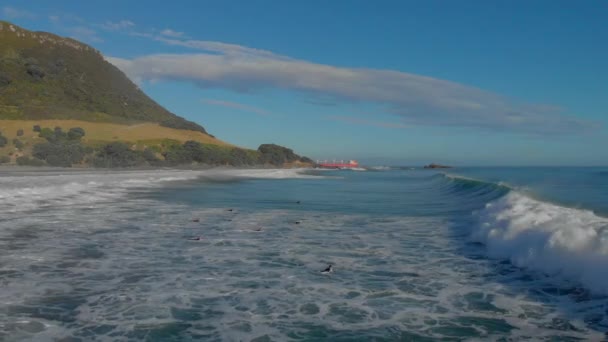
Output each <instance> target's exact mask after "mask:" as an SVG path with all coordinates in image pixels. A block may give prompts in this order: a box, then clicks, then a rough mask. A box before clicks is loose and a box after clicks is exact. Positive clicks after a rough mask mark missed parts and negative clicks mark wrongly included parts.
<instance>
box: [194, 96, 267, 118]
mask: <svg viewBox="0 0 608 342" xmlns="http://www.w3.org/2000/svg"><path fill="white" fill-rule="evenodd" d="M201 102H203V103H204V104H208V105H212V106H220V107H226V108H232V109H238V110H241V111H244V112H251V113H255V114H258V115H262V116H267V115H272V113H270V112H269V111H267V110H265V109H262V108H258V107H254V106H250V105H246V104H242V103H238V102H233V101H225V100H217V99H203V100H201Z"/></svg>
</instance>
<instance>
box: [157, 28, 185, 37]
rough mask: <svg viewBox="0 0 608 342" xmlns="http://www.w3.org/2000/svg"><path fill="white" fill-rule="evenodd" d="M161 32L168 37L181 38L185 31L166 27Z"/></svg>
mask: <svg viewBox="0 0 608 342" xmlns="http://www.w3.org/2000/svg"><path fill="white" fill-rule="evenodd" d="M160 34H161V35H163V36H166V37H171V38H179V37H182V36H183V35H184V32H178V31H173V30H171V29H164V30H162V31H160Z"/></svg>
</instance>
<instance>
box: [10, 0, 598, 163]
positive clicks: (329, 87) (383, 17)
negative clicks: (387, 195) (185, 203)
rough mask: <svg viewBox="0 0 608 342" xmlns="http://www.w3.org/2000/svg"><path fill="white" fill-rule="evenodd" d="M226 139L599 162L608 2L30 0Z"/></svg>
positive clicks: (316, 154) (369, 158)
mask: <svg viewBox="0 0 608 342" xmlns="http://www.w3.org/2000/svg"><path fill="white" fill-rule="evenodd" d="M0 18H1V19H4V20H8V21H11V22H13V23H15V24H17V25H19V26H22V27H24V28H26V29H30V30H39V31H48V32H53V33H56V34H59V35H62V36H68V37H72V38H75V39H78V40H81V41H83V42H85V43H87V44H90V45H92V46H93V47H95V48H96V49H98V50H99V51H100V52H101V53H102V54H103V55H104V57H105V58H106V60H108V61H109V62H111V63H113V64H114V65H116V66H117V67H118V68H120V69H121V70H123V71H124V72H125V73H126V74H127V75H128V76H129V77H130V78H131V79H132V80H133V81H134V82H135V83H137V84H138V85H139V86H140V87H141V88H142V89H143V90H144V91H145V92H146V93H147V94H148V95H149V96H150V97H152V98H153V99H154V100H155V101H157V102H158V103H160V104H161V105H163V106H164V107H166V108H167V109H169V110H170V111H172V112H174V113H176V114H178V115H180V116H183V117H185V118H187V119H189V120H192V121H195V122H197V123H200V124H201V125H203V126H204V127H205V128H206V129H207V131H208V132H210V133H211V134H213V135H215V136H216V137H218V138H220V139H222V140H225V141H228V142H231V143H233V144H236V145H239V146H243V147H248V148H254V149H255V148H257V146H258V145H260V144H262V143H276V144H280V145H284V146H288V147H290V148H292V149H294V151H295V152H296V153H299V154H302V155H306V156H309V157H310V158H312V159H317V160H326V159H327V160H333V159H336V160H342V159H344V160H347V159H357V160H359V161H360V162H362V163H364V164H366V165H418V164H426V163H431V162H436V163H445V164H454V165H461V166H465V165H469V166H485V165H488V166H494V165H496V166H511V165H512V166H523V165H530V166H536V165H548V166H551V165H567V166H591V165H608V148H607V147H608V43H607V42H608V24H607V23H608V1H603V0H596V1H594V0H586V1H560V0H548V1H544V0H537V1H532V2H531V1H523V0H513V1H473V0H468V1H439V0H429V1H405V0H404V1H358V0H335V1H316V0H311V1H298V2H296V1H279V0H276V1H271V0H251V1H230V0H227V1H172V2H167V1H148V2H146V5H145V8H143V7H142V5H141V2H139V1H116V0H106V1H65V0H64V1H62V0H55V1H42V0H39V1H28V0H18V1H13V0H3V1H2V3H0Z"/></svg>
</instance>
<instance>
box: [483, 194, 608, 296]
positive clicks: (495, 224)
mask: <svg viewBox="0 0 608 342" xmlns="http://www.w3.org/2000/svg"><path fill="white" fill-rule="evenodd" d="M475 215H476V216H477V217H478V219H479V225H478V226H477V227H476V228H474V230H473V235H472V236H473V239H474V240H475V241H478V242H482V243H484V244H485V245H486V246H487V249H488V253H489V255H490V256H491V257H497V258H506V259H509V260H510V261H511V262H512V263H513V264H515V265H517V266H519V267H526V268H530V269H534V270H538V271H542V272H545V273H547V274H551V275H560V276H564V277H566V278H568V279H573V280H575V281H578V282H580V283H581V284H582V285H584V286H585V287H587V288H589V289H591V290H592V291H594V292H598V293H602V294H608V219H606V218H602V217H599V216H596V215H595V214H594V213H593V212H591V211H588V210H580V209H572V208H565V207H561V206H558V205H554V204H551V203H545V202H541V201H538V200H534V199H532V198H529V197H526V196H524V195H522V194H521V193H518V192H516V191H512V192H510V193H509V194H508V195H506V196H504V197H502V198H500V199H498V200H496V201H493V202H490V203H488V204H487V205H486V207H485V208H484V209H482V210H481V211H479V212H477V213H476V214H475Z"/></svg>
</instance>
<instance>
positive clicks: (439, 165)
mask: <svg viewBox="0 0 608 342" xmlns="http://www.w3.org/2000/svg"><path fill="white" fill-rule="evenodd" d="M424 168H425V169H451V168H452V167H451V166H447V165H441V164H435V163H432V164H429V165H425V166H424Z"/></svg>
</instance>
